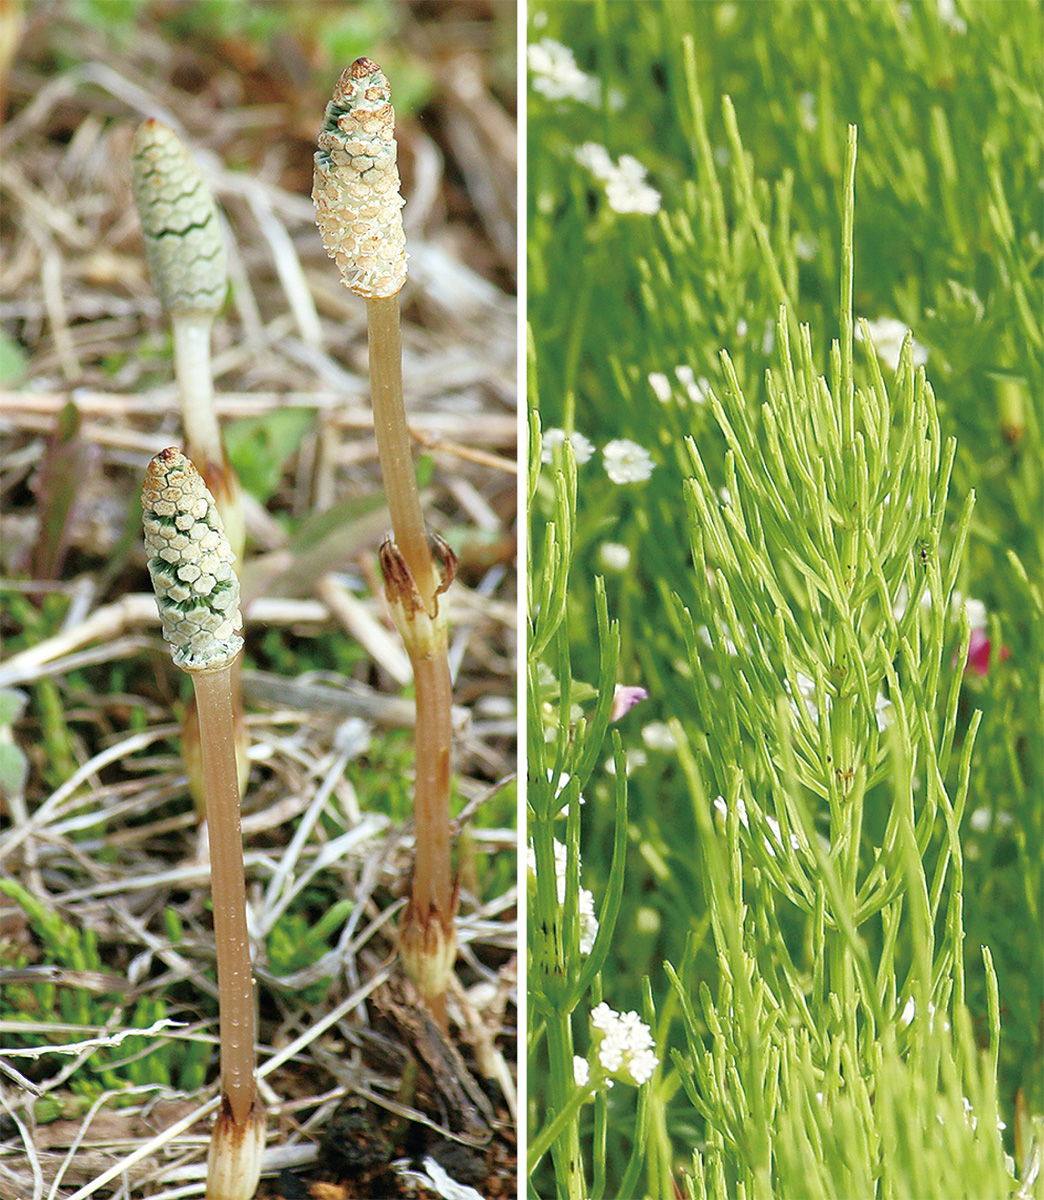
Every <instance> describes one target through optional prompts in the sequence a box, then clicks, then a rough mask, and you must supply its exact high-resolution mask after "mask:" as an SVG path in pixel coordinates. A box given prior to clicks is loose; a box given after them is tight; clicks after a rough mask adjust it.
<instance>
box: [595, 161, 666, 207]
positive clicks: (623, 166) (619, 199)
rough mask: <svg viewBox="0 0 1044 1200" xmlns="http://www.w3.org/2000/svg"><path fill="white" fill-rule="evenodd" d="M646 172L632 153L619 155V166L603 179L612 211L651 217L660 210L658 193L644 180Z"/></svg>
mask: <svg viewBox="0 0 1044 1200" xmlns="http://www.w3.org/2000/svg"><path fill="white" fill-rule="evenodd" d="M646 174H647V171H646V169H645V167H643V166H642V164H641V163H640V162H639V161H638V160H637V159H636V158H635V157H634V156H633V155H631V154H622V155H621V156H620V163H619V166H618V167H617V169H616V171H615V172H614V173H613V175H611V176H610V177H609V178H608V179H607V180H606V181H605V196H606V199H607V200H608V201H609V207H610V208H611V209H612V210H613V211H614V212H618V213H642V214H644V215H645V216H649V217H651V216H654V215H655V214H656V213H658V212H659V211H660V193H659V192H658V191H657V190H656V189H655V188H653V187H650V186H649V185H648V184H647V183H646V182H645V176H646Z"/></svg>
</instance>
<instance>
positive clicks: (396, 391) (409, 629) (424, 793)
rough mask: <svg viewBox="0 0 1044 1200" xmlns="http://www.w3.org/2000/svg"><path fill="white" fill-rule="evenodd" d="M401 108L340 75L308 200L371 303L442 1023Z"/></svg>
mask: <svg viewBox="0 0 1044 1200" xmlns="http://www.w3.org/2000/svg"><path fill="white" fill-rule="evenodd" d="M394 133H395V112H394V110H393V109H392V106H391V90H390V88H389V87H388V81H387V79H385V77H384V73H383V71H381V69H380V67H378V66H377V64H376V63H373V62H371V61H370V60H369V59H367V58H360V59H357V60H356V61H355V62H354V63H352V65H351V66H350V67H348V68H347V70H345V72H344V73H343V74H342V75H341V78H340V80H339V81H338V83H337V86H336V87H335V88H334V93H333V99H332V100H331V101H330V103H329V104H328V105H327V108H326V117H325V120H324V122H323V127H322V129H321V131H320V133H319V149H318V151H317V152H316V155H315V181H314V186H313V188H312V199H313V200H314V202H315V209H316V218H317V222H318V225H319V229H320V232H321V233H322V237H323V245H324V246H325V247H326V249H327V252H328V253H329V255H330V257H331V258H333V259H334V260H335V261H336V262H337V266H338V268H339V269H340V272H341V278H342V281H343V282H344V284H345V286H346V287H348V288H349V289H350V290H351V291H353V292H355V293H356V295H358V296H361V297H363V298H364V299H365V301H366V316H367V323H368V330H369V350H370V386H371V394H372V398H373V424H374V433H375V434H376V437H377V451H378V454H379V457H380V463H381V474H382V476H383V478H384V489H385V492H386V494H387V498H388V508H389V511H390V513H391V523H392V532H393V538H394V540H389V541H387V542H386V543H385V544H384V546H382V548H381V566H382V570H383V573H384V581H385V592H386V595H387V599H388V603H389V606H390V608H391V611H392V614H393V616H394V618H395V622H396V625H397V627H398V629H399V632H400V634H401V635H402V638H403V641H404V643H405V645H406V650H407V653H408V654H409V656H410V661H411V663H412V665H413V673H414V681H415V687H416V705H417V726H416V770H417V780H416V791H415V795H414V807H415V813H416V822H415V823H416V837H417V850H416V862H415V866H414V872H413V883H412V892H411V897H410V902H409V904H407V906H406V908H405V909H404V911H403V917H402V921H401V924H400V928H399V949H400V952H401V955H402V960H403V965H404V966H405V968H406V970H407V972H408V974H409V975H410V976H411V978H412V979H413V980H414V982H415V983H416V984H417V986H418V990H419V991H420V992H421V994H422V995H423V997H424V998H425V1000H426V1002H427V1004H428V1006H429V1008H430V1009H431V1012H432V1015H433V1016H434V1017H435V1019H436V1020H437V1021H438V1022H439V1023H440V1024H441V1025H442V1026H443V1027H445V1024H446V1014H445V992H446V987H447V985H448V982H449V977H450V973H451V972H452V969H453V962H454V959H455V958H456V931H455V925H454V917H455V915H456V907H457V896H456V889H455V888H454V886H453V884H452V880H451V874H450V846H449V817H450V812H449V781H450V740H451V727H450V701H451V691H452V689H451V682H450V673H449V665H448V660H447V654H446V650H447V633H446V618H445V613H444V612H441V611H440V606H439V595H440V593H441V592H442V591H444V590H445V588H446V587H448V586H449V582H450V580H451V579H452V576H453V569H454V565H455V564H454V562H453V556H452V554H451V553H450V552H449V551H448V549H445V548H442V549H440V550H439V556H440V559H441V562H440V563H439V564H438V565H437V564H436V562H435V560H434V558H433V556H432V551H431V546H430V544H429V540H428V534H427V530H426V529H425V525H424V516H423V513H422V512H421V506H420V497H419V495H418V492H417V481H416V478H415V476H414V471H413V457H412V454H411V452H410V437H409V430H408V429H407V427H406V410H405V408H404V407H403V401H402V341H401V331H400V327H399V300H398V294H399V291H400V289H401V288H402V285H403V284H404V283H405V282H406V236H405V233H404V232H403V227H402V213H401V209H402V205H403V203H404V201H403V199H402V196H401V195H400V193H399V171H398V167H397V165H396V145H395V136H394Z"/></svg>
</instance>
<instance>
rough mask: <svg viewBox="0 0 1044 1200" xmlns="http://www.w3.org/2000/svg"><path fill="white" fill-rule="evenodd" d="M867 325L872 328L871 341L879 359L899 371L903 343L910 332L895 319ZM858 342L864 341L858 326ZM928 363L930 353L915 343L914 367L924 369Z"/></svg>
mask: <svg viewBox="0 0 1044 1200" xmlns="http://www.w3.org/2000/svg"><path fill="white" fill-rule="evenodd" d="M867 324H868V326H869V328H870V340H871V341H872V342H873V344H874V349H875V350H876V351H877V357H878V358H879V359H880V360H881V361H882V362H883V363H884V364H885V365H886V366H887V367H889V368H890V369H891V370H893V371H895V370H898V368H899V355H900V352H901V351H902V348H903V341H904V340H905V338H906V335H907V334H908V333H909V332H910V330H909V329H908V328H907V327H906V326H905V325H904V324H903V323H902V321H897V320H896V319H895V318H894V317H881V318H880V319H879V320H877V321H868V322H867ZM856 340H857V341H862V340H863V335H862V330H861V328H860V326H858V325H857V326H856ZM927 361H928V351H927V350H926V349H925V348H924V347H923V346H922V345H921V344H920V343H919V342H916V341H915V342H914V343H913V365H914V366H915V367H923V366H924V364H925V363H926V362H927Z"/></svg>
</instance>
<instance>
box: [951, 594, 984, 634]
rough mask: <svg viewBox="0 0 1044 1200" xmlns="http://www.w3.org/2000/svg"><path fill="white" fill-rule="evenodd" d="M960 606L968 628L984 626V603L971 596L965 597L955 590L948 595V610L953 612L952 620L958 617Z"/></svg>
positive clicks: (982, 627)
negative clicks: (966, 619)
mask: <svg viewBox="0 0 1044 1200" xmlns="http://www.w3.org/2000/svg"><path fill="white" fill-rule="evenodd" d="M962 608H963V609H964V614H965V616H966V617H967V618H968V626H969V628H971V629H985V628H986V605H985V604H983V602H982V601H981V600H973V599H972V598H971V596H969V597H968V598H967V599H965V598H964V597H963V596H962V595H961V593H960V592H957V591H955V592H954V593H953V595H952V596H951V597H950V611H951V612H952V613H953V616H954V620H956V619H957V618H958V616H959V615H960V611H961V609H962Z"/></svg>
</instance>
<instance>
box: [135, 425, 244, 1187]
mask: <svg viewBox="0 0 1044 1200" xmlns="http://www.w3.org/2000/svg"><path fill="white" fill-rule="evenodd" d="M141 503H142V510H143V518H144V525H145V546H146V549H147V551H148V567H149V575H150V576H151V577H152V585H153V588H154V589H155V592H156V603H157V605H158V607H159V613H160V622H161V625H162V629H163V637H164V639H165V640H166V642H167V644H168V645H169V646H170V650H171V654H172V655H173V658H174V664H175V666H178V667H180V668H181V669H182V670H183V671H187V672H188V673H189V674H190V675H191V677H192V684H193V688H194V691H195V694H196V704H197V707H198V710H199V729H200V746H201V750H202V761H203V784H204V793H205V798H206V808H207V830H208V835H209V838H210V868H211V892H212V895H213V905H214V940H215V945H216V949H217V978H218V998H219V1005H220V1025H221V1109H220V1112H219V1114H218V1119H217V1123H216V1124H215V1126H214V1133H213V1136H212V1139H211V1143H210V1153H209V1156H208V1160H207V1192H206V1196H207V1200H249V1198H250V1197H251V1196H253V1194H254V1191H255V1190H256V1188H257V1182H258V1179H259V1177H260V1172H261V1152H262V1149H263V1147H264V1141H265V1116H264V1109H263V1108H262V1105H261V1102H260V1100H259V1098H258V1096H257V1089H256V1083H255V1078H254V1060H255V1046H254V1043H255V1033H254V1030H255V1019H254V987H253V975H252V972H251V967H250V947H249V944H248V941H247V927H246V884H245V879H244V875H243V840H242V834H241V832H240V824H239V780H238V775H237V769H236V746H235V733H234V729H233V720H232V676H233V668H234V665H235V663H236V661H237V659H238V658H239V655H240V652H241V651H242V649H243V639H242V637H240V635H239V630H240V629H241V628H242V624H243V619H242V617H241V616H240V612H239V579H238V577H237V576H236V572H235V565H234V559H233V556H232V550H231V547H230V546H229V544H228V538H227V537H226V536H225V532H224V529H223V527H222V524H221V518H220V517H219V516H218V513H217V508H216V506H215V504H214V499H213V497H212V496H211V495H210V493H209V492H208V491H207V488H206V486H205V484H204V483H203V480H202V478H201V477H200V475H199V472H198V471H197V470H196V468H195V467H194V466H193V465H192V463H191V462H190V461H189V460H188V459H187V458H186V457H185V456H184V454H182V453H181V451H180V450H175V449H168V450H162V451H161V452H160V453H159V454H157V455H156V457H155V458H154V459H153V460H152V462H150V463H149V467H148V471H147V472H146V474H145V486H144V488H143V489H142V497H141Z"/></svg>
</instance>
